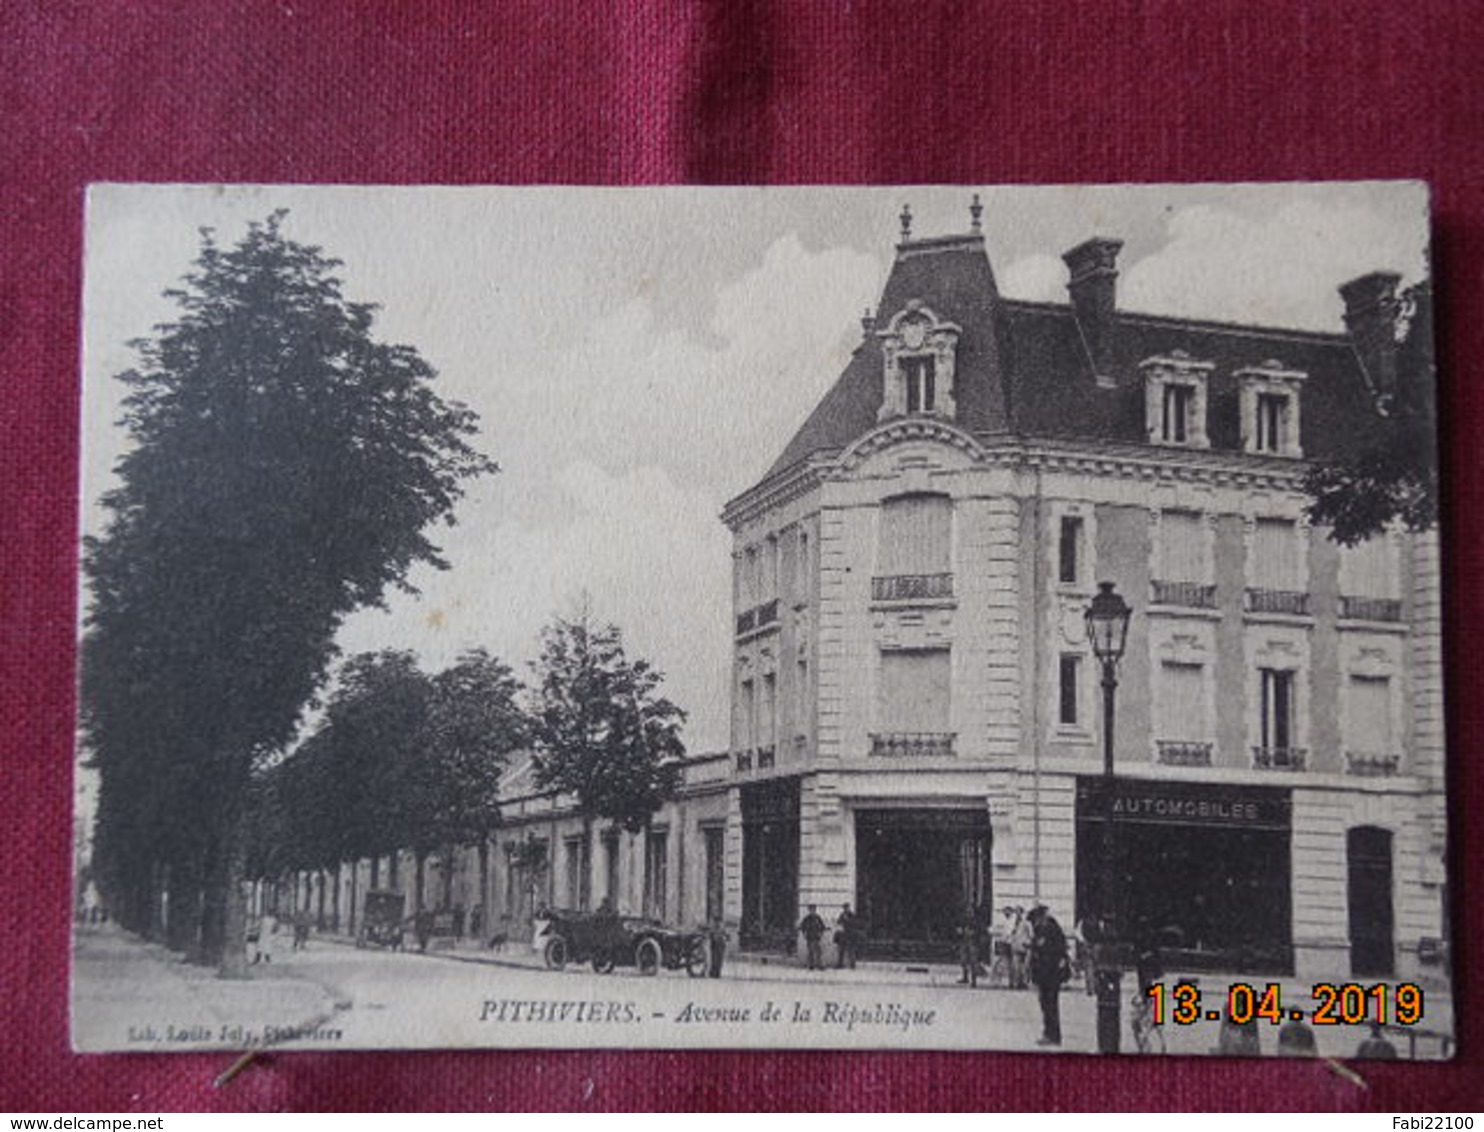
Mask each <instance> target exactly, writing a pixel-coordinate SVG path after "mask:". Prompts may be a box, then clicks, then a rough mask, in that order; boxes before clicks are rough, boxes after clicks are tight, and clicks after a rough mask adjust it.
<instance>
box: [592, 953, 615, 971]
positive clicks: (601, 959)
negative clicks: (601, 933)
mask: <svg viewBox="0 0 1484 1132" xmlns="http://www.w3.org/2000/svg"><path fill="white" fill-rule="evenodd" d="M613 966H614V964H613V956H612V955H609V954H608V953H607V952H606V951H603V952H599V953H598V954H597V955H594V956H593V970H594V971H596V972H597V973H598V974H600V975H606V974H608V972H609V971H611V970H613Z"/></svg>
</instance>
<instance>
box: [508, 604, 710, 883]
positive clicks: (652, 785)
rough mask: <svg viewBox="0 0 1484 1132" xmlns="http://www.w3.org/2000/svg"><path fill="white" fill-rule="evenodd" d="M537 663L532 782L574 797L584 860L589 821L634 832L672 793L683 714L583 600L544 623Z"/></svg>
mask: <svg viewBox="0 0 1484 1132" xmlns="http://www.w3.org/2000/svg"><path fill="white" fill-rule="evenodd" d="M534 668H535V671H536V674H537V677H538V686H537V688H536V690H535V709H534V711H533V713H532V714H533V730H534V737H535V755H534V766H535V772H536V781H537V783H538V784H539V785H540V786H542V787H544V788H549V789H555V790H559V791H561V792H563V793H566V794H570V795H572V797H574V798H575V799H576V801H577V806H578V809H579V810H580V811H581V813H582V817H583V840H584V846H585V857H586V859H587V860H589V861H591V859H592V835H593V830H592V826H593V822H594V820H596V819H599V818H603V819H607V820H610V821H614V822H617V823H618V824H619V825H621V826H623V827H624V828H625V829H627V830H629V831H630V832H637V831H639V830H641V829H644V828H646V827H647V826H648V825H649V822H650V821H651V819H652V818H653V817H654V814H655V812H656V811H657V810H658V809H659V808H660V806H661V805H662V804H663V803H664V802H665V801H666V799H669V798H672V797H674V795H675V792H676V790H677V789H678V788H679V786H680V778H681V767H680V762H679V760H680V759H681V757H682V756H683V755H684V754H685V748H684V746H683V745H682V744H681V741H680V725H681V723H683V722H684V720H685V713H684V712H683V711H681V710H680V708H678V707H676V706H675V705H674V704H673V703H671V702H670V701H669V700H668V699H665V698H664V697H663V696H660V695H659V694H658V691H659V686H660V684H661V682H662V677H661V675H660V673H658V672H656V671H655V670H654V669H653V668H652V667H650V665H649V664H648V663H646V662H645V661H643V660H636V661H630V660H629V659H628V657H627V656H626V655H625V653H624V648H623V639H622V636H621V634H620V633H619V630H618V629H617V628H616V627H615V626H613V625H606V624H596V623H595V622H594V621H593V618H592V615H591V612H590V610H589V609H588V608H587V607H586V605H584V607H583V609H582V610H581V612H580V613H579V614H578V615H577V617H575V618H574V619H572V620H566V619H563V618H558V619H557V620H556V621H554V622H553V623H552V624H551V625H549V626H548V627H547V628H546V629H545V630H543V632H542V635H541V656H540V659H539V660H538V661H537V662H536V663H535V665H534Z"/></svg>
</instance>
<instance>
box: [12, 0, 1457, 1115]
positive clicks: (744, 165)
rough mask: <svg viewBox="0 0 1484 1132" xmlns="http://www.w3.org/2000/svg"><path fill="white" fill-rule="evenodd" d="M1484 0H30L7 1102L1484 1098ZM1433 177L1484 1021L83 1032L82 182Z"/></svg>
mask: <svg viewBox="0 0 1484 1132" xmlns="http://www.w3.org/2000/svg"><path fill="white" fill-rule="evenodd" d="M1481 15H1484V13H1481V11H1480V7H1479V5H1478V4H1477V3H1470V2H1465V0H1455V2H1451V3H1450V2H1445V0H1412V2H1410V3H1406V4H1396V3H1393V2H1391V0H1363V2H1362V0H1357V2H1352V3H1347V4H1340V3H1296V2H1295V3H1276V2H1272V0H1248V2H1246V3H1240V4H1239V3H1226V2H1213V3H1201V4H1197V3H1144V4H1140V3H1134V2H1129V0H1122V2H1088V3H1070V2H1067V0H1038V2H1033V3H1018V4H1017V3H1008V2H1001V3H981V4H972V3H954V4H933V3H916V4H905V3H897V4H888V3H866V2H861V0H855V2H847V0H842V2H837V3H823V2H821V3H817V4H805V3H791V4H784V3H771V4H770V3H752V2H742V0H709V2H695V3H685V2H681V0H673V2H668V3H665V2H657V3H652V4H638V3H630V4H611V3H592V4H586V5H584V4H577V3H573V2H571V0H520V2H508V3H502V4H498V5H496V4H482V3H455V2H451V0H421V2H418V3H410V2H409V3H403V4H395V3H359V4H347V3H311V2H308V0H279V2H276V3H269V2H262V3H256V2H246V0H235V2H234V0H180V2H178V3H168V2H162V0H150V2H143V0H130V2H122V0H113V2H103V0H99V2H96V3H91V4H80V3H65V2H61V0H8V2H6V3H3V4H0V343H3V354H0V357H3V361H0V374H3V380H4V386H3V394H4V395H3V399H0V419H3V421H4V426H3V437H0V518H3V524H4V525H3V532H4V542H3V548H4V551H3V555H0V594H3V605H0V618H3V620H0V625H3V642H4V643H3V647H0V660H3V680H0V746H3V758H4V776H3V778H0V784H3V785H0V790H3V794H0V797H3V800H4V812H3V818H0V862H3V868H0V924H3V925H4V929H5V930H4V933H3V940H4V945H3V946H0V978H3V986H4V995H3V1001H0V1034H3V1038H0V1050H3V1056H0V1109H5V1110H15V1109H38V1110H42V1111H48V1112H66V1111H69V1110H79V1111H87V1110H94V1111H96V1110H108V1111H130V1110H135V1111H141V1112H147V1111H150V1110H170V1109H202V1108H223V1109H265V1108H266V1109H271V1108H300V1109H303V1108H309V1109H340V1108H344V1109H382V1108H415V1109H442V1108H460V1109H462V1108H474V1109H480V1108H484V1109H502V1108H514V1107H527V1108H532V1107H534V1108H545V1107H559V1108H615V1107H621V1108H641V1109H642V1108H737V1107H742V1108H779V1107H785V1106H787V1107H798V1108H860V1109H882V1108H900V1109H917V1108H963V1107H977V1108H1010V1107H1016V1108H1028V1109H1047V1108H1101V1107H1155V1108H1161V1107H1174V1108H1186V1107H1189V1108H1227V1107H1257V1108H1266V1107H1277V1108H1295V1107H1316V1108H1335V1107H1338V1108H1356V1109H1363V1108H1381V1109H1392V1110H1404V1111H1405V1110H1411V1111H1435V1112H1446V1111H1450V1110H1457V1109H1460V1108H1468V1109H1478V1108H1479V1107H1480V1106H1481V1104H1484V1057H1481V1054H1480V1039H1481V1035H1484V1027H1481V1025H1480V1021H1479V1018H1478V1017H1477V1016H1475V1015H1473V1014H1472V1013H1470V1012H1469V1011H1468V1010H1466V1009H1465V1008H1464V1004H1465V1003H1471V1004H1473V1005H1475V1006H1478V1005H1479V1004H1480V1001H1481V995H1480V993H1479V987H1480V977H1481V964H1480V956H1481V948H1480V947H1478V946H1476V945H1477V943H1478V938H1479V935H1480V929H1481V928H1484V902H1481V901H1479V900H1478V899H1477V898H1474V899H1471V898H1470V896H1471V889H1473V888H1475V887H1476V885H1477V880H1478V876H1479V866H1480V862H1481V860H1484V834H1481V824H1480V823H1479V822H1477V821H1472V820H1470V819H1471V817H1472V815H1473V813H1474V811H1476V810H1477V809H1478V807H1479V805H1480V802H1481V789H1484V787H1481V783H1484V767H1481V763H1480V760H1479V759H1478V758H1477V757H1476V755H1477V751H1478V745H1479V741H1480V738H1481V735H1484V695H1480V692H1481V677H1480V667H1479V663H1478V662H1477V661H1476V659H1475V655H1474V653H1475V650H1474V648H1473V647H1472V642H1471V640H1470V638H1471V636H1472V634H1473V633H1475V632H1478V631H1479V629H1480V627H1481V616H1480V615H1481V613H1484V591H1481V588H1480V585H1479V583H1478V582H1477V579H1478V578H1479V577H1480V572H1481V558H1484V534H1481V533H1480V531H1479V529H1478V528H1475V527H1473V526H1472V523H1471V519H1472V518H1473V514H1474V508H1475V507H1476V506H1477V505H1478V503H1479V501H1480V498H1481V487H1484V484H1481V478H1484V456H1481V454H1480V446H1479V445H1478V444H1477V443H1476V442H1475V438H1474V430H1475V429H1479V428H1484V390H1481V389H1479V388H1476V387H1475V383H1476V382H1478V381H1480V377H1479V374H1478V370H1479V366H1478V364H1477V359H1478V358H1479V357H1480V356H1481V355H1484V322H1481V320H1480V319H1478V318H1477V317H1476V312H1477V311H1478V310H1480V309H1481V307H1484V281H1481V279H1484V276H1481V273H1480V270H1479V264H1480V262H1481V260H1484V99H1481V96H1480V94H1479V90H1480V82H1481V76H1484V33H1481ZM1362 177H1419V178H1426V179H1427V180H1430V181H1431V182H1432V183H1433V185H1434V186H1435V190H1436V196H1435V204H1436V253H1437V278H1438V280H1439V286H1438V291H1439V297H1440V316H1441V326H1440V332H1441V339H1442V342H1441V345H1442V349H1441V359H1442V370H1443V374H1442V376H1443V379H1444V381H1445V385H1444V389H1443V404H1444V414H1445V415H1444V424H1445V430H1446V431H1445V436H1444V444H1445V453H1446V459H1447V466H1446V473H1447V477H1448V484H1449V496H1448V500H1447V519H1448V526H1447V529H1446V532H1445V534H1446V539H1447V548H1448V552H1449V554H1450V556H1451V558H1450V561H1449V563H1448V567H1447V580H1448V583H1449V590H1448V593H1447V604H1448V608H1447V612H1448V616H1449V625H1450V630H1451V633H1452V636H1451V638H1450V639H1449V641H1448V661H1449V663H1450V664H1451V666H1452V667H1451V672H1450V683H1449V689H1450V695H1451V697H1452V699H1451V704H1450V709H1451V726H1452V732H1451V742H1452V745H1453V746H1452V755H1453V761H1454V771H1455V776H1454V779H1453V782H1452V804H1453V810H1452V812H1453V818H1454V821H1453V825H1452V833H1453V849H1454V861H1453V867H1454V876H1455V892H1456V896H1457V900H1456V904H1455V908H1456V911H1455V919H1456V922H1457V925H1458V943H1459V949H1460V962H1459V964H1458V991H1459V995H1460V997H1459V1016H1460V1020H1461V1023H1460V1025H1461V1040H1462V1053H1461V1055H1460V1057H1459V1059H1458V1060H1457V1061H1455V1062H1454V1063H1453V1064H1451V1065H1445V1066H1420V1067H1410V1066H1405V1065H1393V1066H1373V1067H1368V1068H1367V1069H1366V1070H1365V1072H1366V1076H1367V1078H1368V1079H1369V1082H1370V1087H1369V1089H1368V1090H1363V1089H1360V1088H1357V1087H1356V1086H1355V1085H1352V1084H1349V1083H1347V1082H1345V1081H1344V1080H1342V1079H1341V1078H1340V1077H1338V1076H1337V1075H1335V1074H1334V1073H1332V1072H1330V1071H1329V1070H1327V1069H1326V1068H1324V1067H1323V1066H1322V1065H1320V1064H1316V1063H1312V1062H1304V1063H1279V1062H1265V1063H1260V1064H1252V1063H1221V1062H1216V1061H1185V1060H1178V1061H1177V1060H1170V1061H1165V1062H1140V1061H1122V1062H1119V1063H1117V1064H1114V1063H1111V1062H1104V1061H1099V1060H1097V1059H1094V1058H1058V1059H1054V1060H1052V1059H1048V1058H1044V1057H1031V1056H996V1055H973V1056H970V1055H961V1054H955V1055H923V1054H902V1055H895V1054H877V1055H863V1054H819V1055H811V1056H803V1055H800V1054H796V1053H793V1054H776V1055H775V1054H734V1053H696V1054H684V1055H679V1054H668V1053H627V1052H624V1053H619V1052H615V1053H604V1054H597V1055H594V1054H586V1053H444V1054H429V1053H417V1054H390V1053H383V1054H323V1055H317V1054H287V1055H277V1056H273V1057H271V1058H268V1059H265V1060H264V1061H263V1062H260V1063H259V1064H257V1065H255V1066H253V1067H252V1068H250V1069H249V1070H248V1071H247V1072H245V1073H244V1074H243V1075H242V1076H241V1077H240V1078H238V1079H237V1080H236V1081H235V1082H233V1083H232V1084H231V1085H230V1086H229V1087H227V1088H226V1089H224V1090H215V1089H213V1088H212V1086H211V1081H212V1078H213V1077H214V1075H215V1074H217V1073H218V1072H220V1071H221V1070H222V1069H223V1068H225V1065H226V1063H227V1060H228V1059H226V1058H224V1057H222V1056H210V1055H201V1056H186V1055H143V1054H140V1055H115V1056H107V1057H98V1056H91V1057H79V1056H75V1055H73V1054H71V1053H70V1052H69V1050H68V1043H67V1000H66V990H67V959H66V956H67V930H68V899H67V892H68V883H69V882H68V858H69V853H70V847H71V832H70V828H69V815H70V809H71V743H72V730H73V724H72V711H73V689H72V664H73V652H74V647H73V642H74V628H73V609H74V602H75V581H74V569H75V559H76V547H75V539H74V531H75V528H76V523H77V519H76V506H75V499H74V497H75V494H76V483H77V478H76V426H75V418H76V413H77V388H78V379H77V375H78V369H79V363H78V325H79V293H80V288H81V270H82V247H81V233H82V206H83V188H84V186H85V185H86V184H87V183H88V182H90V181H95V180H143V181H257V182H280V181H339V182H411V183H508V182H580V183H591V184H606V183H615V184H620V183H621V184H639V183H646V184H647V183H687V182H703V183H734V182H735V183H752V182H759V183H762V182H775V183H800V182H805V183H817V182H851V183H890V182H965V183H971V184H994V183H1001V182H1042V183H1054V182H1067V181H1104V182H1106V181H1193V180H1213V181H1225V180H1274V179H1284V180H1287V179H1312V178H1323V179H1331V178H1362Z"/></svg>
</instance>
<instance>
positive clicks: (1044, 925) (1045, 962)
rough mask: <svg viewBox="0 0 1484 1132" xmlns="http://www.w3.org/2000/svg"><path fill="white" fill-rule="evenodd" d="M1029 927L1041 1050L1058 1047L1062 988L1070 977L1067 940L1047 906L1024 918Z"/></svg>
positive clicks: (1033, 910)
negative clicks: (1039, 1015)
mask: <svg viewBox="0 0 1484 1132" xmlns="http://www.w3.org/2000/svg"><path fill="white" fill-rule="evenodd" d="M1027 919H1028V920H1029V921H1030V925H1031V953H1030V963H1029V967H1030V979H1031V983H1032V984H1034V986H1035V988H1036V993H1037V995H1038V996H1039V997H1040V999H1041V1038H1040V1040H1039V1041H1038V1042H1037V1043H1036V1044H1037V1045H1043V1046H1059V1045H1061V1001H1060V995H1061V985H1062V983H1064V982H1066V979H1067V976H1068V974H1069V973H1070V966H1069V960H1068V958H1067V937H1066V933H1065V932H1063V931H1062V930H1061V925H1060V924H1058V923H1057V922H1056V920H1055V919H1054V918H1053V917H1052V915H1051V913H1049V912H1048V911H1047V910H1046V905H1044V904H1037V905H1036V906H1035V907H1034V908H1032V909H1031V911H1030V915H1029V916H1028V917H1027Z"/></svg>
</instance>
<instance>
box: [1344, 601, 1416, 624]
mask: <svg viewBox="0 0 1484 1132" xmlns="http://www.w3.org/2000/svg"><path fill="white" fill-rule="evenodd" d="M1340 616H1341V617H1348V618H1350V619H1352V620H1355V621H1400V620H1401V619H1402V603H1401V602H1400V601H1397V600H1396V599H1395V598H1390V597H1341V598H1340Z"/></svg>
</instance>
